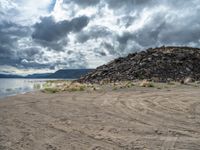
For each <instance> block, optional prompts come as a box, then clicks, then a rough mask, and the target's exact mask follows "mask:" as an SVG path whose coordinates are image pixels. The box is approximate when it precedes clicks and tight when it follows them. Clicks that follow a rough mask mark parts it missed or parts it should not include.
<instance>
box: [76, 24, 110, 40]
mask: <svg viewBox="0 0 200 150" xmlns="http://www.w3.org/2000/svg"><path fill="white" fill-rule="evenodd" d="M111 35H112V32H111V31H110V30H109V29H108V28H106V27H103V26H93V27H91V28H90V30H88V31H82V32H80V33H79V34H77V41H78V42H79V43H85V42H87V41H88V40H89V39H98V38H106V37H107V36H111Z"/></svg>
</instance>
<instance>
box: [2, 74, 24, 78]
mask: <svg viewBox="0 0 200 150" xmlns="http://www.w3.org/2000/svg"><path fill="white" fill-rule="evenodd" d="M0 78H23V76H20V75H11V74H0Z"/></svg>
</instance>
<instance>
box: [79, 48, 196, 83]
mask: <svg viewBox="0 0 200 150" xmlns="http://www.w3.org/2000/svg"><path fill="white" fill-rule="evenodd" d="M187 77H190V78H192V79H194V80H200V49H199V48H190V47H160V48H155V49H152V48H150V49H147V50H146V51H141V52H139V53H133V54H129V55H128V56H127V57H124V58H118V59H115V60H114V61H112V62H110V63H108V64H106V65H103V66H100V67H98V68H96V70H94V71H93V72H91V73H89V74H87V75H85V76H84V77H82V78H80V79H79V80H78V82H82V83H86V82H87V83H99V82H102V81H106V82H117V81H127V80H137V79H139V80H143V79H148V80H151V81H156V82H167V81H181V80H184V79H185V78H187Z"/></svg>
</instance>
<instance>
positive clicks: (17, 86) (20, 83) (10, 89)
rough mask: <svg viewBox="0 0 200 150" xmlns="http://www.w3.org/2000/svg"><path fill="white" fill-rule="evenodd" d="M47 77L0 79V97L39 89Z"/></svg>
mask: <svg viewBox="0 0 200 150" xmlns="http://www.w3.org/2000/svg"><path fill="white" fill-rule="evenodd" d="M47 80H49V79H0V98H3V97H6V96H11V95H16V94H23V93H26V92H31V91H34V90H39V89H41V88H42V85H43V84H44V83H45V81H47Z"/></svg>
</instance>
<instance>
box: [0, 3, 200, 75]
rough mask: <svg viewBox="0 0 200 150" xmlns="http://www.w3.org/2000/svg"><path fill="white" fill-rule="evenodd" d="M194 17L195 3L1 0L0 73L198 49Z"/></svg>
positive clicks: (198, 6)
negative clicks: (182, 48)
mask: <svg viewBox="0 0 200 150" xmlns="http://www.w3.org/2000/svg"><path fill="white" fill-rule="evenodd" d="M22 6H23V7H22ZM29 10H31V11H29ZM199 15H200V1H199V0H191V1H186V0H176V1H173V0H73V1H71V0H52V1H42V2H41V0H40V1H39V0H30V1H25V0H20V1H17V2H16V1H14V0H1V2H0V65H1V69H0V71H2V72H3V71H4V72H6V70H5V68H4V66H6V67H9V66H10V67H15V68H16V69H26V70H29V69H36V71H37V70H40V71H41V70H45V71H47V70H52V69H53V70H54V71H55V70H57V69H62V68H95V67H97V66H99V65H102V64H104V63H107V62H108V61H110V60H112V59H114V58H116V57H119V56H126V55H128V54H129V53H132V52H135V51H140V50H143V49H146V48H149V47H157V46H163V45H166V46H168V45H176V46H193V47H200V21H199V19H198V18H199Z"/></svg>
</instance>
